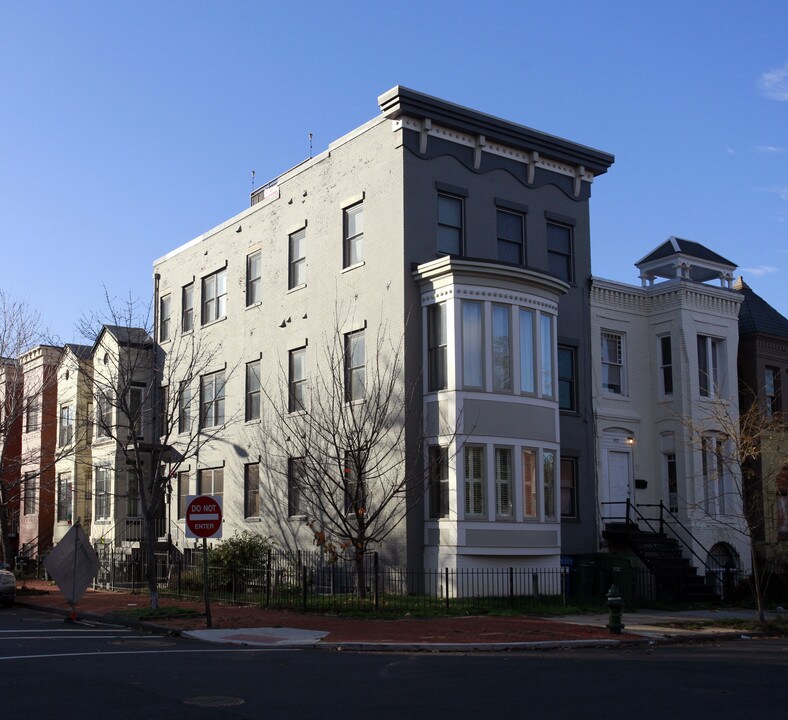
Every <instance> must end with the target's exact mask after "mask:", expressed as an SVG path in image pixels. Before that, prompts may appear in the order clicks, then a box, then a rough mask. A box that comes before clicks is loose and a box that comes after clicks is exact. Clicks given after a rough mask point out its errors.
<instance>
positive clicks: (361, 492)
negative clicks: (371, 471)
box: [344, 448, 367, 515]
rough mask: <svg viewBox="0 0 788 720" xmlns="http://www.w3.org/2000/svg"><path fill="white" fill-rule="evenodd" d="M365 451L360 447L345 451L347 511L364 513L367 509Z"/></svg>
mask: <svg viewBox="0 0 788 720" xmlns="http://www.w3.org/2000/svg"><path fill="white" fill-rule="evenodd" d="M362 455H364V451H363V449H361V448H358V449H357V450H355V451H354V452H349V451H348V452H346V453H345V466H344V471H345V512H346V513H353V514H354V515H363V514H364V513H365V512H366V509H367V487H366V483H365V478H364V472H363V470H364V469H363V466H362V464H361V456H362Z"/></svg>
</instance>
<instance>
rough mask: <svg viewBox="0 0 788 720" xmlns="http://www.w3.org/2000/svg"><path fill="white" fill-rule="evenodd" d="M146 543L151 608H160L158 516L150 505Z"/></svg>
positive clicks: (146, 515)
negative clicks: (157, 570)
mask: <svg viewBox="0 0 788 720" xmlns="http://www.w3.org/2000/svg"><path fill="white" fill-rule="evenodd" d="M145 530H146V532H145V544H146V546H147V550H148V592H149V593H150V607H151V610H158V609H159V585H158V582H157V579H156V517H155V513H153V512H151V509H150V507H148V511H147V512H146V513H145Z"/></svg>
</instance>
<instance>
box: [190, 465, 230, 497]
mask: <svg viewBox="0 0 788 720" xmlns="http://www.w3.org/2000/svg"><path fill="white" fill-rule="evenodd" d="M223 492H224V468H220V467H218V468H206V469H205V470H198V471H197V494H198V495H213V496H214V497H218V498H221V497H222V493H223Z"/></svg>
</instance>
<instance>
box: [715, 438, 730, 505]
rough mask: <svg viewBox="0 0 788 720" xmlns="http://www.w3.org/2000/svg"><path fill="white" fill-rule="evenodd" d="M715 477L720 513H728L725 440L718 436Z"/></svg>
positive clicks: (716, 441)
mask: <svg viewBox="0 0 788 720" xmlns="http://www.w3.org/2000/svg"><path fill="white" fill-rule="evenodd" d="M714 464H715V472H714V477H715V480H716V481H717V487H716V491H717V509H718V510H719V513H720V515H725V514H727V503H726V500H727V498H726V495H727V493H726V491H725V441H724V440H723V439H722V438H719V437H718V438H717V439H716V440H715V442H714Z"/></svg>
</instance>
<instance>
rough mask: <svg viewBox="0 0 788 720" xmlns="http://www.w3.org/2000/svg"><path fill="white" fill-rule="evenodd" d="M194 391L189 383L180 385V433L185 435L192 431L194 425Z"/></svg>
mask: <svg viewBox="0 0 788 720" xmlns="http://www.w3.org/2000/svg"><path fill="white" fill-rule="evenodd" d="M191 404H192V389H191V386H190V385H189V383H188V382H182V383H181V384H180V396H179V397H178V432H179V433H185V432H189V431H190V430H191V425H192V409H191Z"/></svg>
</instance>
